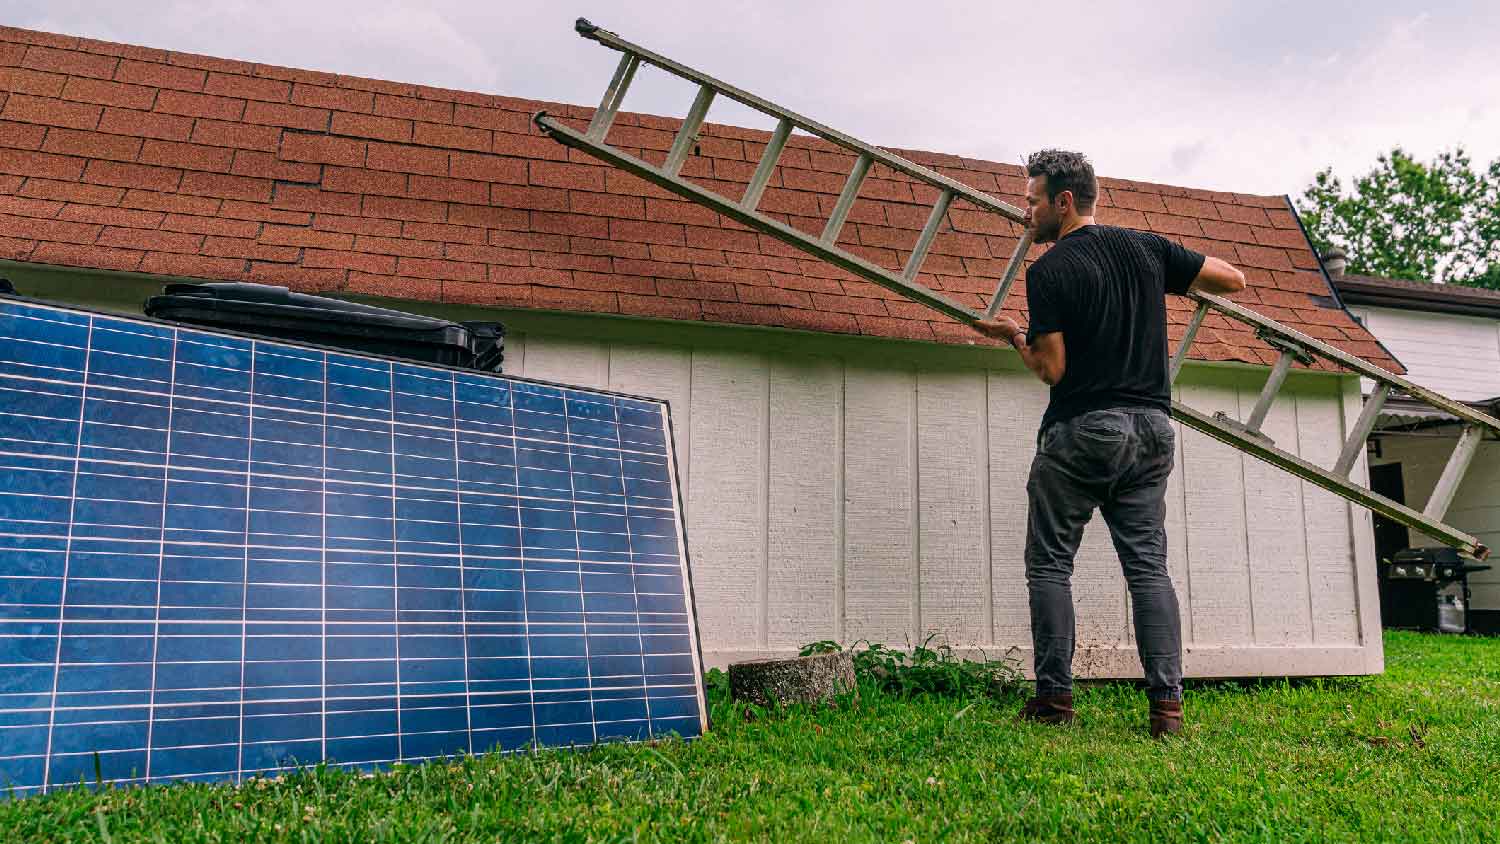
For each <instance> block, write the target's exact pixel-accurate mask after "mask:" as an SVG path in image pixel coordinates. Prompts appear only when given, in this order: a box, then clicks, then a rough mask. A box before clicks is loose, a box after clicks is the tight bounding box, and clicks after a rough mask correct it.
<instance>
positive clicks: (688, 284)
mask: <svg viewBox="0 0 1500 844" xmlns="http://www.w3.org/2000/svg"><path fill="white" fill-rule="evenodd" d="M540 109H546V110H548V111H549V112H551V113H553V114H555V115H559V116H561V117H564V118H567V119H569V120H570V121H576V122H577V123H578V125H579V126H583V125H584V124H585V123H586V121H587V118H588V117H589V116H590V115H591V113H592V109H589V108H584V107H580V106H571V105H559V104H555V103H540V102H534V101H528V100H521V99H515V98H510V97H502V96H493V95H487V94H477V93H469V92H463V91H451V90H443V89H437V88H429V87H423V86H419V85H408V84H401V83H394V82H382V81H378V80H371V79H362V78H356V77H350V76H342V75H337V74H331V73H320V72H316V71H308V70H296V69H290V68H283V67H274V66H269V65H263V64H252V63H249V62H242V61H231V60H226V59H217V58H211V57H206V56H197V55H188V54H184V53H175V52H168V51H165V50H156V49H149V48H145V47H134V46H127V45H120V44H111V43H105V42H100V41H92V40H88V39H80V38H73V37H68V36H62V35H52V34H47V33H42V32H34V31H30V30H21V29H12V28H0V257H3V258H9V259H13V260H17V261H30V262H38V263H45V264H54V265H63V266H71V267H80V268H101V269H111V270H127V271H138V272H144V273H157V274H165V275H180V276H190V277H195V278H201V279H211V280H251V281H261V282H270V283H277V284H285V285H287V286H289V287H292V288H294V289H297V290H302V291H308V292H327V291H337V292H346V293H363V294H375V295H382V296H394V297H403V298H411V299H424V300H435V301H446V302H461V303H471V304H476V303H477V304H484V305H492V306H499V307H510V308H540V309H551V310H562V311H573V312H595V313H611V314H626V315H636V316H645V317H658V318H667V319H676V320H702V321H709V322H720V323H738V324H749V325H766V326H783V327H790V328H799V329H811V330H817V331H827V332H841V333H848V334H865V335H874V336H882V337H897V338H906V339H914V340H926V341H933V342H940V343H959V344H968V343H986V342H990V341H986V340H983V339H982V338H979V337H978V336H977V335H976V334H975V333H974V332H973V331H971V330H969V329H968V328H966V327H964V326H962V325H960V324H958V323H956V322H954V321H952V320H950V319H948V318H947V317H945V316H943V315H941V314H938V313H936V312H934V311H931V310H928V309H927V308H924V307H922V306H920V305H917V304H915V303H913V302H910V301H909V300H906V299H903V298H901V297H899V296H897V295H896V294H893V293H890V292H888V291H886V290H884V289H883V288H880V287H877V286H875V285H873V284H870V283H868V282H864V281H861V280H858V279H856V278H854V277H852V276H850V275H848V274H847V273H845V272H843V271H841V270H838V269H835V268H833V267H831V266H829V265H826V264H824V263H822V262H819V261H816V260H812V259H809V258H807V257H805V256H804V255H803V254H802V253H800V252H798V251H796V250H793V249H791V248H790V247H787V246H785V245H784V244H782V243H780V242H778V241H775V240H773V239H771V238H769V237H766V236H764V235H759V234H756V233H754V232H751V231H749V230H747V229H745V228H743V227H741V226H739V225H738V224H736V223H734V222H732V221H729V220H726V219H724V218H723V217H721V216H719V215H718V214H716V213H714V212H712V211H709V210H707V209H705V208H702V207H700V206H698V205H694V204H692V203H688V202H684V201H681V200H679V199H677V198H676V197H675V196H673V195H671V194H668V193H666V192H663V191H661V190H659V189H657V188H655V187H654V186H651V185H649V184H647V183H646V182H644V181H642V180H640V179H638V178H636V177H634V176H631V175H629V174H627V173H624V172H622V171H618V170H615V169H613V168H610V167H608V166H605V165H603V164H601V163H599V162H597V161H595V160H593V159H591V158H588V157H587V156H584V155H582V154H580V153H577V152H570V151H569V150H567V149H565V148H564V147H562V146H560V145H558V144H556V143H555V142H553V141H551V140H549V139H547V138H545V137H542V136H541V135H540V134H539V133H538V132H537V130H536V129H535V127H534V125H533V124H532V122H531V119H530V118H531V116H532V114H533V113H534V112H536V111H538V110H540ZM677 125H678V123H677V121H675V120H669V119H663V118H658V117H651V116H648V115H636V114H621V115H620V117H619V119H618V120H617V122H616V125H615V129H614V130H613V131H612V132H611V134H610V141H611V143H614V144H617V145H619V146H622V147H624V148H627V149H629V150H632V151H635V152H636V153H637V154H639V155H642V156H643V157H645V158H647V159H648V160H649V159H652V158H654V159H655V160H656V161H660V160H662V159H663V158H664V157H665V150H667V149H668V147H669V146H670V145H671V141H672V137H673V134H674V132H675V131H676V128H677ZM768 137H769V134H768V133H766V132H761V131H755V130H749V129H742V128H736V127H730V126H717V125H709V126H708V127H707V128H706V131H705V133H704V135H703V137H702V139H701V142H700V144H699V145H698V149H697V152H696V154H695V155H694V156H692V157H691V158H690V159H689V161H688V162H687V164H686V165H685V166H684V167H683V174H684V176H686V177H688V178H690V179H692V180H694V181H697V182H699V183H701V184H703V185H705V186H707V187H711V188H712V189H715V190H717V191H719V192H721V193H724V194H727V195H729V196H732V197H735V196H738V195H739V194H740V193H741V192H742V191H743V190H744V185H745V183H746V182H747V181H748V180H749V178H750V175H751V173H752V172H753V171H754V169H755V163H756V162H757V161H758V160H759V156H760V154H761V150H762V149H763V148H764V145H765V143H766V141H767V139H768ZM897 152H899V153H900V154H902V155H905V156H907V157H909V158H911V159H912V160H914V161H917V162H919V163H921V164H925V165H927V166H929V167H932V168H934V169H936V170H938V171H939V172H942V173H945V174H947V175H948V176H950V177H952V178H955V179H957V180H959V181H962V182H965V183H967V184H969V185H972V186H974V187H976V188H978V189H980V190H983V191H987V192H990V193H993V194H995V195H997V196H1000V197H1002V198H1009V199H1010V200H1011V201H1012V202H1015V203H1017V204H1019V201H1020V199H1019V198H1020V197H1021V196H1022V194H1023V192H1024V191H1023V184H1024V179H1023V177H1022V173H1021V171H1020V169H1019V168H1018V167H1015V166H1012V165H1007V164H997V163H994V162H989V161H981V160H975V159H968V158H960V157H957V156H952V155H942V154H936V153H926V152H908V151H901V150H897ZM852 164H853V160H852V158H851V157H850V156H847V155H844V154H842V153H841V152H840V151H837V150H836V149H835V148H833V147H831V146H829V145H827V144H825V143H823V142H822V141H819V140H816V139H813V138H808V137H802V136H794V137H793V139H792V140H791V142H790V143H789V144H788V147H787V149H786V151H785V152H784V153H783V155H782V157H781V166H780V168H779V170H778V172H777V174H776V176H775V177H774V178H773V180H772V182H771V187H770V188H768V189H767V191H766V193H765V197H764V200H763V201H762V205H761V208H762V209H763V210H765V211H767V212H768V213H772V214H774V215H776V216H779V217H780V218H781V219H782V220H784V221H786V222H787V223H789V224H790V225H793V226H797V227H799V228H801V229H803V230H805V231H809V232H813V233H817V232H820V231H821V229H822V226H823V222H824V218H825V216H826V214H827V213H828V212H829V211H830V210H831V209H832V207H833V203H834V201H835V199H836V197H837V195H838V192H839V190H840V188H841V186H842V184H843V180H844V177H845V175H846V174H847V173H848V171H849V169H850V167H851V165H852ZM1101 188H1102V190H1101V196H1100V207H1099V209H1098V218H1099V220H1100V222H1103V223H1112V224H1117V225H1123V226H1130V227H1134V228H1139V229H1147V230H1151V231H1157V232H1161V233H1163V234H1165V235H1168V236H1170V237H1174V238H1177V239H1180V240H1181V241H1182V242H1183V243H1185V244H1186V245H1188V246H1190V247H1192V248H1194V249H1198V250H1201V251H1203V252H1206V253H1208V254H1211V255H1218V256H1220V257H1222V258H1224V259H1226V260H1228V261H1231V262H1233V263H1235V264H1236V265H1238V266H1240V267H1241V268H1243V269H1244V270H1245V273H1246V275H1247V277H1248V278H1249V280H1250V287H1249V288H1248V289H1247V290H1246V291H1245V292H1244V293H1243V294H1240V295H1239V296H1236V297H1235V298H1236V299H1237V300H1238V301H1240V302H1241V303H1243V304H1246V305H1248V306H1250V307H1253V308H1254V309H1256V310H1258V311H1260V312H1261V313H1264V314H1266V315H1267V316H1270V317H1272V318H1274V319H1277V320H1280V321H1282V322H1284V323H1286V324H1288V325H1290V326H1292V327H1294V328H1297V329H1299V330H1301V331H1303V332H1305V333H1307V334H1310V335H1312V336H1314V337H1318V338H1321V339H1324V340H1328V341H1330V342H1333V343H1334V344H1336V345H1338V346H1340V347H1342V348H1344V349H1345V350H1347V351H1349V352H1351V353H1354V354H1357V355H1360V356H1362V357H1365V358H1367V359H1369V360H1371V361H1372V362H1374V363H1376V364H1378V365H1381V366H1384V367H1387V368H1391V369H1396V367H1398V366H1399V365H1398V364H1396V363H1395V361H1393V360H1391V359H1390V357H1389V355H1388V354H1387V353H1386V352H1385V351H1384V350H1383V349H1382V348H1381V347H1380V345H1379V344H1378V343H1376V342H1375V340H1374V338H1373V337H1371V336H1370V335H1369V333H1368V332H1366V331H1365V329H1364V328H1363V327H1361V326H1360V325H1359V324H1358V323H1356V322H1355V321H1354V320H1353V319H1352V318H1351V317H1350V316H1349V314H1348V313H1347V312H1345V311H1344V310H1343V309H1342V308H1340V307H1339V306H1338V305H1337V303H1336V300H1335V299H1334V298H1333V296H1332V293H1331V291H1330V290H1329V288H1328V284H1327V282H1326V281H1325V280H1324V278H1323V276H1322V275H1321V273H1320V272H1319V271H1318V262H1317V259H1316V257H1315V255H1314V253H1313V250H1312V248H1311V246H1310V245H1309V244H1308V243H1307V239H1306V238H1305V237H1304V236H1303V234H1302V231H1301V229H1300V228H1299V226H1298V224H1297V220H1296V218H1295V217H1294V216H1293V214H1292V212H1291V210H1290V209H1289V207H1288V204H1287V202H1286V200H1285V199H1284V198H1283V197H1265V196H1251V195H1246V194H1236V193H1221V192H1215V191H1203V190H1195V189H1191V188H1178V187H1168V186H1164V185H1155V184H1145V183H1141V182H1131V181H1124V180H1120V179H1108V178H1105V179H1101ZM933 199H934V196H933V195H932V192H931V191H930V189H928V188H926V186H924V185H920V184H914V183H912V182H911V181H909V180H907V179H906V178H905V177H902V176H900V175H899V174H895V173H892V172H890V171H884V172H881V171H880V168H878V167H877V168H876V170H875V171H873V172H872V174H871V177H870V178H869V179H868V180H867V182H866V184H865V187H864V190H863V192H862V194H861V200H860V201H859V202H858V203H856V205H855V208H854V211H853V213H852V214H851V215H850V218H849V224H848V225H846V226H845V229H844V232H843V236H842V238H841V241H842V244H843V245H844V246H845V247H846V248H848V249H849V250H850V251H851V252H854V253H856V254H859V255H861V256H863V257H864V258H866V259H868V260H870V261H873V262H875V263H877V264H881V265H884V266H887V267H891V268H900V267H901V266H902V263H903V261H904V260H905V257H906V252H907V251H908V250H909V249H910V248H911V246H912V244H913V243H914V242H915V241H916V239H917V234H918V232H919V230H920V229H921V228H922V225H923V223H924V221H925V220H926V217H927V213H928V208H929V207H930V205H931V203H932V201H933ZM949 222H950V225H951V228H950V229H949V230H947V231H945V232H944V233H943V234H942V235H940V236H939V237H938V239H937V241H936V243H935V244H934V245H933V248H932V251H931V254H930V257H929V258H928V259H927V262H926V263H925V264H924V269H925V272H924V273H923V274H922V276H921V278H920V281H922V282H923V283H925V284H927V285H928V286H930V287H932V288H934V289H937V290H940V291H943V292H944V293H945V294H947V295H949V296H950V297H952V298H954V299H957V300H960V301H962V302H965V303H967V304H968V305H970V306H972V307H975V308H981V307H983V306H984V305H985V304H986V303H987V297H988V296H989V294H990V293H991V292H992V291H993V290H994V287H995V281H996V278H997V277H998V275H999V274H1000V272H1001V268H1002V267H1003V265H1004V262H1005V259H1006V258H1008V257H1009V256H1010V255H1011V254H1012V252H1013V251H1014V249H1015V245H1016V242H1017V239H1018V236H1019V234H1020V232H1019V231H1018V230H1017V228H1016V227H1015V226H1013V225H1012V224H1010V223H1008V222H1007V221H1005V220H1003V219H1000V218H998V217H995V216H993V215H989V214H984V213H981V212H978V211H977V210H973V209H967V210H966V209H964V208H962V207H959V206H957V205H955V207H954V209H953V210H952V211H951V212H950V214H949ZM1040 254H1041V251H1040V248H1038V249H1037V250H1036V251H1035V252H1034V253H1033V254H1032V255H1031V256H1029V257H1031V258H1035V257H1036V256H1037V255H1040ZM1171 299H1172V301H1170V302H1169V312H1170V318H1171V322H1172V325H1171V328H1170V333H1171V336H1172V339H1174V340H1175V339H1177V338H1179V337H1181V334H1182V331H1183V326H1184V325H1185V324H1186V322H1187V319H1188V317H1189V316H1190V314H1191V311H1192V306H1191V303H1189V302H1188V301H1187V300H1182V299H1177V298H1176V297H1171ZM1007 306H1008V310H1010V311H1012V312H1013V313H1015V314H1016V315H1017V316H1019V317H1020V318H1021V319H1022V320H1023V321H1024V318H1025V289H1024V283H1022V284H1018V285H1017V288H1016V290H1015V292H1013V293H1012V298H1011V299H1010V300H1009V301H1008V302H1007ZM1274 356H1275V353H1274V352H1273V351H1272V350H1271V349H1270V348H1269V347H1267V346H1266V345H1264V344H1263V343H1261V342H1260V341H1258V340H1257V339H1256V338H1255V337H1254V334H1253V333H1252V332H1251V331H1249V330H1248V329H1247V328H1246V327H1245V326H1243V325H1241V324H1238V323H1231V322H1229V321H1226V320H1223V319H1221V318H1218V317H1210V318H1209V320H1208V321H1207V322H1206V323H1205V326H1204V329H1203V330H1202V331H1201V332H1200V333H1199V334H1198V339H1197V342H1196V343H1195V344H1194V347H1193V357H1195V358H1198V359H1204V360H1237V361H1244V362H1248V363H1257V364H1266V363H1269V362H1271V361H1272V360H1273V359H1274ZM1397 371H1399V370H1397Z"/></svg>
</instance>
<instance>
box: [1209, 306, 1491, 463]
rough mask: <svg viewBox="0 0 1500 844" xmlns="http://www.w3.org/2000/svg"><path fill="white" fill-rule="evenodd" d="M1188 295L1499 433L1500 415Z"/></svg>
mask: <svg viewBox="0 0 1500 844" xmlns="http://www.w3.org/2000/svg"><path fill="white" fill-rule="evenodd" d="M1188 296H1189V297H1190V298H1192V299H1195V300H1197V301H1198V302H1200V303H1207V304H1208V305H1209V306H1210V307H1211V308H1213V309H1214V310H1216V311H1219V312H1220V313H1223V314H1225V315H1227V316H1230V317H1233V318H1234V319H1237V320H1239V321H1240V322H1245V323H1249V324H1250V325H1253V326H1256V327H1257V328H1261V329H1264V330H1266V331H1268V332H1271V333H1272V334H1277V335H1280V336H1281V337H1283V338H1284V339H1287V340H1290V341H1291V342H1294V343H1296V344H1297V345H1299V346H1301V347H1302V348H1303V350H1305V351H1307V352H1309V353H1312V354H1315V355H1317V356H1319V357H1322V358H1324V359H1327V360H1330V361H1333V362H1334V363H1337V364H1339V365H1341V366H1343V367H1344V368H1346V369H1350V370H1353V371H1354V372H1357V373H1359V374H1360V375H1363V376H1365V377H1366V378H1369V379H1371V380H1373V381H1375V382H1377V383H1379V384H1381V385H1384V386H1387V387H1392V388H1394V389H1396V390H1398V391H1400V392H1402V393H1405V394H1406V395H1408V396H1410V397H1412V398H1414V399H1418V400H1420V401H1422V402H1425V403H1426V404H1428V405H1430V406H1432V407H1435V408H1437V409H1438V410H1441V411H1444V412H1445V413H1449V414H1451V415H1453V416H1457V417H1458V418H1460V419H1462V420H1464V421H1465V422H1468V423H1470V424H1474V425H1479V426H1481V427H1484V428H1486V429H1488V430H1489V431H1491V432H1493V433H1495V434H1500V419H1495V418H1494V417H1493V416H1489V415H1487V414H1484V413H1480V412H1479V411H1477V410H1475V409H1473V408H1472V407H1469V406H1468V405H1466V404H1462V403H1460V402H1456V401H1454V400H1452V399H1450V398H1448V397H1447V396H1443V395H1439V394H1438V393H1434V392H1433V391H1431V390H1429V389H1427V388H1426V387H1422V386H1420V385H1417V384H1414V383H1412V382H1411V381H1408V380H1406V379H1405V378H1402V377H1401V376H1399V375H1396V374H1395V373H1392V372H1387V371H1386V370H1384V369H1381V368H1380V367H1378V366H1376V365H1374V364H1372V363H1370V362H1368V361H1364V360H1360V359H1359V358H1357V357H1355V356H1353V355H1351V354H1349V353H1348V352H1345V351H1343V350H1342V349H1338V348H1335V347H1333V346H1330V345H1328V344H1327V343H1324V342H1322V341H1321V340H1316V339H1314V338H1312V337H1309V336H1307V335H1306V334H1303V333H1302V332H1300V331H1297V330H1296V329H1293V328H1289V327H1287V326H1285V325H1282V324H1281V323H1279V322H1277V321H1275V320H1273V319H1271V318H1270V317H1266V316H1262V315H1261V314H1258V313H1256V312H1255V311H1252V310H1250V309H1248V308H1245V307H1241V306H1240V305H1237V304H1235V303H1234V302H1231V301H1229V300H1228V299H1224V298H1221V297H1219V296H1215V295H1213V294H1211V293H1199V292H1196V291H1194V292H1191V293H1188Z"/></svg>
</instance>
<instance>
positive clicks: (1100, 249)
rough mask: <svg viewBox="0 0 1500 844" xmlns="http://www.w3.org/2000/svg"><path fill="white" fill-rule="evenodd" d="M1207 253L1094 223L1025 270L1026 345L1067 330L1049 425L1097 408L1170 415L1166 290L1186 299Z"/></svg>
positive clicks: (1045, 419) (1046, 422)
mask: <svg viewBox="0 0 1500 844" xmlns="http://www.w3.org/2000/svg"><path fill="white" fill-rule="evenodd" d="M1202 268H1203V256H1202V255H1201V254H1199V253H1197V252H1194V251H1193V250H1191V249H1188V248H1186V247H1184V246H1181V245H1180V244H1177V243H1173V242H1172V241H1170V240H1167V239H1166V238H1164V237H1162V236H1160V235H1155V234H1150V233H1148V232H1138V231H1133V230H1131V229H1122V228H1118V227H1116V226H1100V225H1091V226H1084V227H1083V228H1080V229H1077V230H1074V231H1072V232H1069V233H1068V234H1067V236H1065V237H1063V238H1062V239H1061V240H1059V241H1058V242H1057V244H1056V245H1055V246H1053V247H1052V248H1051V249H1050V250H1048V252H1047V254H1045V255H1043V256H1042V257H1041V258H1040V259H1038V260H1037V262H1036V263H1035V264H1033V265H1032V266H1031V269H1030V270H1027V272H1026V300H1027V304H1028V305H1029V308H1030V312H1031V325H1030V327H1029V330H1028V331H1027V333H1026V340H1027V342H1028V343H1032V342H1035V341H1036V338H1037V337H1039V336H1041V335H1043V334H1050V333H1052V332H1054V331H1061V332H1062V333H1063V345H1064V347H1065V350H1066V354H1067V365H1066V367H1065V368H1064V370H1063V377H1062V380H1061V381H1059V382H1058V383H1057V384H1056V385H1055V386H1053V388H1052V398H1051V401H1050V402H1048V404H1047V412H1046V414H1045V415H1043V416H1042V428H1043V429H1045V428H1046V427H1047V426H1048V425H1051V424H1052V423H1054V422H1061V421H1063V420H1065V419H1070V418H1072V417H1074V416H1077V415H1078V414H1080V413H1087V412H1088V411H1090V410H1100V409H1102V408H1107V407H1155V408H1160V409H1162V410H1170V408H1171V400H1172V389H1171V382H1170V381H1169V379H1168V375H1167V306H1166V294H1167V293H1178V294H1181V293H1186V292H1187V289H1188V285H1190V284H1192V282H1193V279H1194V278H1196V277H1197V276H1198V271H1199V270H1201V269H1202Z"/></svg>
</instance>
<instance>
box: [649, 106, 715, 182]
mask: <svg viewBox="0 0 1500 844" xmlns="http://www.w3.org/2000/svg"><path fill="white" fill-rule="evenodd" d="M713 104H714V89H713V88H710V87H709V86H707V85H702V86H699V88H698V96H696V97H694V98H693V105H692V107H691V108H689V109H688V113H687V117H685V118H683V121H682V128H681V129H678V130H677V139H676V140H674V141H672V149H671V151H670V152H668V153H667V160H666V162H665V163H663V164H662V166H661V169H662V172H663V173H666V174H668V175H671V176H675V175H677V171H678V170H681V169H682V163H683V162H684V161H686V160H687V157H688V151H689V150H691V149H692V148H693V144H696V143H697V142H698V130H699V129H702V128H703V119H704V118H706V117H708V108H709V106H711V105H713Z"/></svg>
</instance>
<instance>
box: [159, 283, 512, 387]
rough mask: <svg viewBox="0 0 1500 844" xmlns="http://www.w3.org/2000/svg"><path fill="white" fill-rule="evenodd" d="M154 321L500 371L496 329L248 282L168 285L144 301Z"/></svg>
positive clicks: (501, 332)
mask: <svg viewBox="0 0 1500 844" xmlns="http://www.w3.org/2000/svg"><path fill="white" fill-rule="evenodd" d="M145 311H146V314H147V315H149V316H152V317H156V318H158V319H165V320H172V321H174V322H186V323H192V324H194V325H204V326H213V327H218V328H228V329H231V330H235V331H244V332H247V333H251V334H260V335H265V336H270V337H277V338H281V339H286V340H301V341H303V342H308V343H318V344H321V345H328V346H338V347H343V348H349V349H355V350H358V351H365V352H372V353H375V354H383V355H391V356H394V357H405V358H413V359H416V360H423V361H431V362H434V363H445V364H450V365H454V366H472V367H475V368H479V369H485V370H489V371H498V369H499V363H500V360H501V359H502V358H503V354H502V352H501V349H503V344H502V343H501V338H502V337H503V336H504V328H503V327H502V326H501V325H500V324H499V323H492V322H471V323H462V324H461V323H456V322H451V321H449V320H445V319H438V318H436V317H428V316H421V315H418V314H409V313H406V312H404V311H396V310H391V309H389V308H377V307H375V306H373V305H364V304H360V303H358V302H346V301H343V300H341V299H330V298H327V297H324V296H310V295H308V294H306V293H293V292H292V291H290V290H288V289H287V288H285V287H279V286H276V285H270V284H251V283H247V282H215V283H210V284H169V285H167V286H166V287H165V288H164V289H163V291H162V294H161V295H160V296H152V297H151V298H150V299H147V300H146V306H145Z"/></svg>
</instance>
